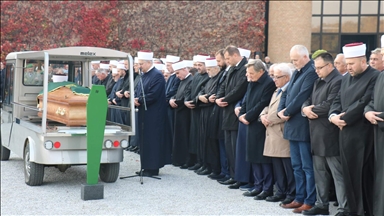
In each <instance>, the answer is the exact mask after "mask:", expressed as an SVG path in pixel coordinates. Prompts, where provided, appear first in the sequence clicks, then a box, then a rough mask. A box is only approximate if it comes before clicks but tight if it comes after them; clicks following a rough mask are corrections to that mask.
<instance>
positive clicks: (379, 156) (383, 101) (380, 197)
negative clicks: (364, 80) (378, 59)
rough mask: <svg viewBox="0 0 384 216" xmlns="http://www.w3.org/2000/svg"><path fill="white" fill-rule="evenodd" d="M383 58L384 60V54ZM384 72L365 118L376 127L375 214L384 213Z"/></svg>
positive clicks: (365, 110) (366, 109)
mask: <svg viewBox="0 0 384 216" xmlns="http://www.w3.org/2000/svg"><path fill="white" fill-rule="evenodd" d="M381 47H382V49H381V53H382V54H384V35H382V36H381ZM382 60H383V61H384V55H383V58H382ZM383 92H384V73H380V75H379V76H378V77H377V80H376V84H375V89H374V92H373V97H372V99H371V101H370V102H369V104H368V105H367V106H366V107H365V109H364V112H365V118H366V119H367V120H368V121H369V122H370V123H371V124H373V128H374V141H375V142H374V153H375V155H374V173H375V175H374V182H373V215H384V205H383V203H384V161H383V153H384V146H383V140H384V94H383Z"/></svg>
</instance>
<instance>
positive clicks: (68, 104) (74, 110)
mask: <svg viewBox="0 0 384 216" xmlns="http://www.w3.org/2000/svg"><path fill="white" fill-rule="evenodd" d="M37 99H38V101H39V104H38V105H37V107H38V108H39V109H40V110H41V109H42V108H43V95H39V96H38V97H37ZM87 100H88V96H87V95H76V94H74V93H73V92H72V90H71V89H70V88H66V87H61V88H59V89H57V90H55V91H52V92H48V103H47V118H48V119H49V120H53V121H57V122H60V123H63V124H65V125H66V126H82V125H86V123H87V122H86V120H87V119H86V116H87V110H86V105H87ZM42 115H43V112H42V111H39V112H38V116H40V117H42Z"/></svg>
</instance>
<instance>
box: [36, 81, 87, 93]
mask: <svg viewBox="0 0 384 216" xmlns="http://www.w3.org/2000/svg"><path fill="white" fill-rule="evenodd" d="M62 87H66V88H69V89H71V91H72V92H73V93H74V94H75V95H86V96H89V93H90V92H91V90H90V89H89V88H87V87H83V86H80V85H77V84H76V83H74V82H68V81H65V82H50V83H48V92H53V91H56V90H57V89H60V88H62ZM42 94H43V91H41V92H40V93H39V95H42ZM39 95H38V96H39Z"/></svg>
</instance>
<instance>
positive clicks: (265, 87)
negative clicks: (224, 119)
mask: <svg viewBox="0 0 384 216" xmlns="http://www.w3.org/2000/svg"><path fill="white" fill-rule="evenodd" d="M246 67H247V73H246V76H247V79H248V82H249V84H248V89H247V92H246V94H245V96H244V97H245V99H244V100H243V103H242V105H241V110H240V114H239V121H240V122H242V123H243V124H245V125H247V130H246V145H245V146H246V151H245V152H246V154H245V155H246V157H245V158H246V161H248V162H250V163H251V167H252V173H253V178H254V186H255V189H254V190H256V191H257V192H258V193H255V194H256V197H255V199H256V200H264V199H266V198H267V197H268V196H271V195H272V193H273V171H272V162H271V158H270V157H265V156H264V155H263V152H264V141H265V127H264V125H263V124H262V123H261V122H260V121H258V119H259V116H260V113H261V112H262V111H263V109H264V108H265V107H266V106H268V104H269V101H270V100H271V97H272V95H273V92H274V91H275V89H276V86H275V84H274V82H273V80H272V79H271V78H270V77H269V76H268V73H267V72H266V67H265V66H264V64H263V62H262V61H261V60H260V59H252V60H250V61H249V62H248V64H246Z"/></svg>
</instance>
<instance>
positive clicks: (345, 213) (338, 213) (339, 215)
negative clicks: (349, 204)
mask: <svg viewBox="0 0 384 216" xmlns="http://www.w3.org/2000/svg"><path fill="white" fill-rule="evenodd" d="M335 216H349V214H348V213H347V212H337V214H335Z"/></svg>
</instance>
